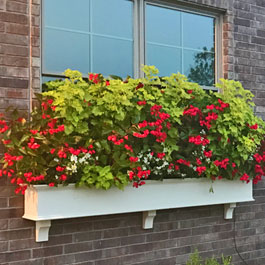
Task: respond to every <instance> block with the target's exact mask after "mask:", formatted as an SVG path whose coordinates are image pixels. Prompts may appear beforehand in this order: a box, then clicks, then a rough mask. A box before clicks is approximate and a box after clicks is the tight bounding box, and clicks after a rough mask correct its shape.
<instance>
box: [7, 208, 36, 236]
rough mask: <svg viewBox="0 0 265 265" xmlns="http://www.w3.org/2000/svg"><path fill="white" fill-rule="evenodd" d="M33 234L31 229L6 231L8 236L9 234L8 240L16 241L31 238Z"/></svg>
mask: <svg viewBox="0 0 265 265" xmlns="http://www.w3.org/2000/svg"><path fill="white" fill-rule="evenodd" d="M23 212H24V211H23ZM23 212H22V213H23ZM21 216H22V215H21ZM17 217H18V216H17ZM34 232H35V230H34ZM34 232H33V228H20V229H16V230H9V231H8V234H9V235H8V237H9V240H18V239H21V238H23V239H27V238H33V237H34V234H35V233H34Z"/></svg>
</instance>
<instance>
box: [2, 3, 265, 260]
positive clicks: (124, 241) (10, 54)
mask: <svg viewBox="0 0 265 265" xmlns="http://www.w3.org/2000/svg"><path fill="white" fill-rule="evenodd" d="M31 2H32V5H31V6H29V3H30V0H0V111H1V110H3V109H4V108H5V107H7V106H9V105H13V106H17V107H19V108H20V109H22V110H23V109H24V110H29V109H30V101H31V99H30V95H31V94H32V91H30V88H32V89H33V90H38V89H39V77H40V70H39V69H40V38H39V35H40V28H39V26H40V0H31ZM184 2H190V3H193V4H199V5H207V6H211V7H215V8H223V9H226V10H227V12H226V15H225V18H224V32H223V45H224V48H223V54H224V56H223V60H224V62H223V66H224V73H225V77H226V78H233V79H236V80H240V81H241V82H243V85H244V86H245V87H246V88H248V89H250V90H251V91H252V92H253V93H254V94H255V101H256V103H257V108H256V111H257V113H258V114H259V115H260V116H262V117H263V118H265V1H264V0H189V1H188V0H187V1H184ZM30 34H31V38H30ZM13 190H14V188H13V187H12V186H11V185H10V184H8V182H7V180H5V179H3V178H2V179H0V264H1V265H60V264H62V265H65V264H75V265H85V264H86V265H88V264H91V265H104V264H105V265H112V264H113V265H119V264H122V265H123V264H138V265H140V264H141V265H171V264H172V265H180V264H184V263H185V261H186V260H187V257H188V255H189V254H190V253H191V252H193V251H194V250H195V248H198V250H199V251H200V253H201V254H202V255H203V256H211V255H213V254H214V255H218V256H219V255H220V254H221V253H224V254H225V255H232V257H233V261H234V264H235V265H240V264H241V265H243V264H245V263H243V262H242V261H240V258H239V256H238V255H237V253H236V251H235V242H234V236H235V238H236V243H237V246H238V250H239V252H240V253H241V255H242V257H243V258H244V259H246V262H247V264H249V265H263V264H265V243H264V240H265V182H262V183H260V184H259V185H257V187H256V188H255V193H254V195H255V199H256V200H255V202H251V203H241V204H239V206H238V208H237V209H236V214H235V217H236V218H235V219H236V224H235V227H234V220H231V221H228V220H224V219H223V207H222V206H209V207H195V208H185V209H172V210H164V211H158V213H157V217H156V218H155V223H154V229H151V230H142V228H141V218H142V216H141V213H134V214H122V215H111V216H101V217H91V218H78V219H67V220H59V221H53V222H52V227H51V230H50V239H49V241H48V242H45V243H36V242H35V239H34V223H33V222H31V221H27V220H24V219H22V218H21V216H22V214H23V197H22V196H15V195H14V192H13ZM234 231H235V233H234Z"/></svg>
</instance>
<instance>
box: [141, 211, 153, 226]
mask: <svg viewBox="0 0 265 265" xmlns="http://www.w3.org/2000/svg"><path fill="white" fill-rule="evenodd" d="M155 216H156V210H153V211H146V212H143V229H151V228H153V223H154V218H155Z"/></svg>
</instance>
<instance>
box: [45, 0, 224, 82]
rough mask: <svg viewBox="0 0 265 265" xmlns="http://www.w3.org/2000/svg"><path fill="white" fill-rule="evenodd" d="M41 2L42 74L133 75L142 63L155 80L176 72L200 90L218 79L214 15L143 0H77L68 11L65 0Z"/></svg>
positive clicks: (68, 3) (137, 72) (69, 5)
mask: <svg viewBox="0 0 265 265" xmlns="http://www.w3.org/2000/svg"><path fill="white" fill-rule="evenodd" d="M160 2H162V1H160ZM43 3H44V4H43V24H44V27H43V34H42V36H43V49H42V50H43V64H42V72H43V76H46V77H48V76H54V75H55V76H56V75H61V74H62V72H63V71H64V69H66V68H72V69H78V70H80V71H81V72H83V73H84V75H87V73H88V72H101V73H103V74H104V75H106V76H108V75H109V74H115V75H119V76H122V77H126V76H127V75H128V74H129V75H131V76H135V77H138V76H139V68H140V67H141V64H143V63H144V64H153V65H155V66H156V67H157V68H158V69H159V70H160V75H161V76H164V75H169V74H171V73H172V72H178V71H179V72H181V73H183V74H185V75H187V76H188V77H189V79H190V80H191V81H194V82H198V83H200V84H201V85H203V86H212V84H213V83H215V79H217V78H218V77H219V76H217V78H216V73H217V72H218V71H217V70H218V69H217V70H216V67H215V66H216V65H217V64H216V62H217V60H216V57H218V56H219V55H218V54H216V52H215V51H216V50H218V49H216V44H218V43H215V41H214V40H215V39H216V35H215V31H216V20H218V16H215V15H213V14H208V13H207V14H203V13H202V14H201V13H198V12H196V13H191V12H190V11H187V10H185V9H180V8H178V7H176V6H174V5H170V6H166V5H161V4H155V3H153V2H151V1H146V2H145V1H143V0H135V1H130V0H112V1H109V0H78V1H75V5H74V7H73V5H71V3H72V1H70V0H56V1H52V0H43ZM134 5H135V6H134ZM62 6H63V10H62ZM137 6H138V8H135V7H137ZM139 6H142V7H140V8H139ZM141 8H142V9H141ZM84 10H85V11H84ZM141 10H142V13H143V14H142V17H141ZM79 11H80V12H79ZM192 12H193V11H192ZM58 14H62V15H61V16H60V15H58ZM65 14H66V15H65ZM141 33H143V36H144V37H143V38H142V40H141ZM219 50H220V49H219ZM217 66H218V65H217ZM133 69H134V70H133Z"/></svg>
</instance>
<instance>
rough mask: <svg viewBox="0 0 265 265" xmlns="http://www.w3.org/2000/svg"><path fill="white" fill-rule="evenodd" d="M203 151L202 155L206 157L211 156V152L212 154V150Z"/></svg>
mask: <svg viewBox="0 0 265 265" xmlns="http://www.w3.org/2000/svg"><path fill="white" fill-rule="evenodd" d="M203 153H204V155H205V156H206V157H208V158H211V157H212V154H213V152H212V151H208V152H207V151H204V152H203Z"/></svg>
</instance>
